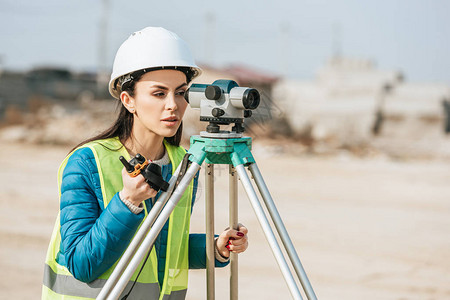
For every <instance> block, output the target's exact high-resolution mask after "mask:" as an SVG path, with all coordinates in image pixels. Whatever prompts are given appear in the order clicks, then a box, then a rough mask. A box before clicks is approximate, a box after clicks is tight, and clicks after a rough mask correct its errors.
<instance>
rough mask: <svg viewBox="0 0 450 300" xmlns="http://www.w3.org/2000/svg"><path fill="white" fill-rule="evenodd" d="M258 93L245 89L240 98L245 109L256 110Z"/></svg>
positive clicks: (258, 98)
mask: <svg viewBox="0 0 450 300" xmlns="http://www.w3.org/2000/svg"><path fill="white" fill-rule="evenodd" d="M260 98H261V97H260V96H259V92H258V91H257V90H255V89H246V90H245V92H244V95H243V97H242V103H243V104H244V107H245V108H246V109H256V108H257V107H258V106H259V102H260Z"/></svg>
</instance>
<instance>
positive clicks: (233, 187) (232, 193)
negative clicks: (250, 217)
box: [229, 165, 239, 300]
mask: <svg viewBox="0 0 450 300" xmlns="http://www.w3.org/2000/svg"><path fill="white" fill-rule="evenodd" d="M229 166H230V181H229V188H230V189H229V198H230V200H229V201H230V213H229V215H230V228H233V229H236V230H238V202H237V198H238V189H237V174H236V170H235V169H234V167H233V166H232V165H229ZM238 294H239V293H238V254H237V253H230V300H237V299H238Z"/></svg>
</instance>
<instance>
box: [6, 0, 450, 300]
mask: <svg viewBox="0 0 450 300" xmlns="http://www.w3.org/2000/svg"><path fill="white" fill-rule="evenodd" d="M0 4H1V9H0V144H1V147H0V164H1V165H2V166H3V168H2V169H1V170H0V187H1V191H2V193H1V195H0V208H1V212H0V214H1V217H0V245H1V246H0V251H1V252H0V269H1V270H2V271H3V272H1V273H2V274H1V275H0V276H1V277H0V287H1V288H0V298H2V299H35V298H36V299H37V298H39V297H40V296H39V295H40V285H41V279H42V270H43V262H44V256H45V252H46V248H47V244H48V241H49V239H50V234H51V230H52V228H53V222H54V220H55V217H56V214H57V213H58V199H57V189H56V172H57V168H58V165H59V163H60V162H61V161H62V160H63V159H64V156H65V155H66V154H67V152H68V151H69V150H70V149H71V148H72V147H73V146H75V145H76V144H78V143H79V142H80V141H82V140H83V139H86V138H88V137H90V136H92V135H94V134H96V133H99V132H100V131H102V129H105V128H106V127H107V126H109V125H110V124H111V122H112V121H113V120H114V118H115V114H116V108H117V103H116V101H115V100H112V97H111V96H110V95H109V94H108V92H107V82H108V80H109V75H110V72H111V68H112V63H113V60H114V55H115V52H116V51H117V49H118V47H119V46H120V44H121V43H122V42H123V41H124V40H125V39H126V38H127V37H128V36H129V35H130V34H131V33H132V32H134V31H137V30H140V29H142V28H144V27H146V26H161V27H165V28H167V29H169V30H171V31H174V32H176V33H177V34H178V35H179V36H180V37H182V38H183V39H184V40H185V41H186V42H187V43H188V44H189V45H190V48H191V50H192V52H193V54H194V57H195V58H196V61H197V64H198V65H199V66H200V67H201V68H202V69H203V74H202V76H200V77H199V78H197V79H196V80H195V81H196V82H201V83H212V82H213V81H214V80H216V79H224V78H226V79H234V80H236V81H237V82H238V83H239V84H240V85H241V86H251V87H254V88H257V89H258V90H259V91H260V93H261V94H262V100H263V101H262V104H261V105H260V107H259V108H258V109H257V110H256V111H255V113H254V115H253V117H252V118H251V119H249V120H246V124H247V125H246V126H247V131H246V134H248V135H250V136H252V137H253V140H254V148H253V152H254V155H255V157H256V158H257V160H258V163H260V168H261V170H262V172H263V174H264V175H265V178H266V182H267V184H268V186H269V188H270V189H273V191H272V192H273V196H274V199H275V200H278V201H277V205H278V206H279V210H280V213H281V216H282V217H285V222H286V226H287V228H288V231H289V232H290V233H291V235H292V239H293V241H294V243H295V245H296V246H297V249H298V250H299V253H300V258H301V259H302V262H303V263H304V266H305V269H306V271H307V273H308V275H309V276H310V280H311V283H312V285H313V287H314V288H315V290H316V294H317V296H318V297H319V299H449V298H450V279H449V278H450V263H449V261H450V184H449V181H450V168H449V162H450V55H449V53H450V19H449V14H448V12H449V11H450V2H448V1H445V0H432V1H418V0H413V1H411V0H409V1H407V0H398V1H387V0H382V1H352V0H346V1H334V2H333V1H322V0H319V1H286V0H280V1H265V0H262V1H258V2H248V1H247V2H246V1H227V2H226V3H223V2H221V3H212V2H210V1H198V0H191V1H184V2H181V1H160V2H158V3H155V2H151V1H142V0H139V1H131V2H130V1H129V2H126V3H125V2H120V1H114V0H101V1H87V0H80V1H76V2H61V1H55V0H43V1H39V2H36V1H20V2H19V1H12V0H1V1H0ZM204 128H205V124H200V122H199V121H198V112H196V111H194V110H191V109H188V111H187V114H186V117H185V126H184V137H185V141H184V144H185V146H186V147H188V146H189V142H188V138H189V136H191V135H193V134H197V133H198V132H199V131H200V130H204ZM226 174H227V169H226V168H225V166H222V167H218V174H217V178H216V183H217V185H218V188H217V190H216V194H217V198H218V200H219V201H218V202H219V204H218V205H217V207H216V214H217V215H218V217H217V220H216V225H217V228H222V227H226V223H227V213H224V212H223V211H225V212H227V205H228V204H227V200H226V199H227V197H226V193H227V187H226V181H227V178H226ZM202 196H203V193H202V189H200V191H199V200H198V201H197V204H196V209H195V211H194V215H193V221H192V230H191V231H199V232H201V231H204V229H203V227H204V226H203V224H204V207H203V198H202ZM222 198H223V199H222ZM245 198H246V196H245V195H244V194H242V197H241V199H242V200H241V204H240V206H241V207H240V212H242V213H241V215H242V217H243V220H242V222H243V223H245V224H249V225H251V226H250V227H251V230H252V232H253V233H252V235H251V236H250V238H251V242H252V245H251V247H250V249H249V250H248V251H247V253H245V254H243V255H242V259H241V265H240V268H241V269H240V281H241V282H242V283H243V284H242V287H241V289H240V295H241V298H242V299H273V298H275V297H278V298H280V299H289V293H288V289H287V287H286V285H285V284H284V282H283V279H282V275H281V273H280V272H279V271H278V267H277V266H276V264H275V262H274V259H272V254H271V253H270V250H269V249H268V247H267V245H266V244H265V239H264V236H263V235H262V232H261V230H260V229H259V225H258V223H257V222H256V221H255V218H254V215H253V214H252V211H251V208H250V207H249V206H248V203H247V201H246V199H245ZM222 200H223V201H222ZM267 257H269V258H270V259H267ZM272 261H273V262H272ZM226 272H227V270H220V271H218V283H217V289H218V292H217V297H218V299H227V298H228V297H227V284H228V283H227V276H228V275H227V273H226ZM190 280H191V283H190V288H191V289H190V291H189V294H188V299H205V291H206V290H205V283H204V272H203V271H193V272H191V279H190ZM24 284H25V285H26V286H27V288H26V289H24V288H23V287H24Z"/></svg>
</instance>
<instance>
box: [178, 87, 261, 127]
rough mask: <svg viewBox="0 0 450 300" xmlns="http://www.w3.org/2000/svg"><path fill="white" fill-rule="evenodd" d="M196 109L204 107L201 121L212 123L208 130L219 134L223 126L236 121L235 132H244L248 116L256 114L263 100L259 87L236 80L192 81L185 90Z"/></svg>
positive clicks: (190, 102)
mask: <svg viewBox="0 0 450 300" xmlns="http://www.w3.org/2000/svg"><path fill="white" fill-rule="evenodd" d="M184 97H185V99H186V101H187V102H189V105H190V106H191V107H192V108H197V109H200V121H204V122H209V125H208V126H207V127H206V131H207V132H208V133H219V132H220V126H219V125H229V124H231V123H234V127H233V128H232V132H235V133H242V132H244V126H243V124H244V118H249V117H251V115H252V110H254V109H256V108H257V107H258V105H259V102H260V95H259V92H258V91H257V90H256V89H253V88H248V87H240V86H239V85H238V84H237V83H236V82H235V81H233V80H225V79H220V80H216V81H214V82H213V84H211V85H208V84H196V83H194V84H192V85H191V87H190V88H189V89H188V90H187V91H186V93H185V96H184Z"/></svg>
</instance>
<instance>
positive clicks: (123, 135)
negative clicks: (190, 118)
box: [69, 68, 191, 153]
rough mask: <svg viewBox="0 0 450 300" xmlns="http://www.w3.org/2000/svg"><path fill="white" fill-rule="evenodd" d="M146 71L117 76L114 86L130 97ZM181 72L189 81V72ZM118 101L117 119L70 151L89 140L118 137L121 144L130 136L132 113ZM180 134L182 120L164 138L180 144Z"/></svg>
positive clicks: (171, 142) (169, 141)
mask: <svg viewBox="0 0 450 300" xmlns="http://www.w3.org/2000/svg"><path fill="white" fill-rule="evenodd" d="M180 69H181V68H180ZM180 71H183V70H180ZM146 72H147V71H144V72H143V71H142V70H140V71H136V72H134V73H132V74H131V76H122V77H121V78H119V80H117V82H116V83H115V86H116V88H118V89H119V88H120V90H121V91H123V92H127V93H128V94H129V95H130V96H131V97H133V96H134V94H135V86H136V82H138V81H139V80H140V79H141V77H142V76H143V75H144V74H145V73H146ZM183 73H185V74H186V79H187V82H190V79H191V76H190V73H188V72H184V71H183ZM130 77H131V80H130ZM124 80H126V81H125V82H124ZM118 101H119V102H118V104H117V105H118V108H119V114H118V116H117V119H116V121H115V122H114V124H113V125H112V126H111V127H109V128H108V129H106V130H105V131H103V132H101V133H100V134H98V135H96V136H94V137H91V138H89V139H87V140H85V141H83V142H81V143H79V144H78V145H76V146H75V147H74V148H73V149H72V150H70V152H72V151H73V150H75V149H76V148H78V147H80V146H83V145H84V144H87V143H89V142H92V141H96V140H103V139H108V138H114V137H118V138H119V140H120V141H121V142H122V144H123V143H124V142H125V141H126V140H128V139H129V138H130V137H131V134H132V129H133V122H134V117H133V114H132V113H130V112H129V111H128V109H126V108H125V106H123V105H122V102H121V101H120V100H118ZM182 134H183V122H181V124H180V126H179V127H178V130H177V132H176V133H175V135H174V136H171V137H165V138H164V139H165V140H166V141H167V142H168V143H169V144H171V145H174V146H180V142H181V137H182ZM114 150H118V149H114ZM70 152H69V153H70Z"/></svg>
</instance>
